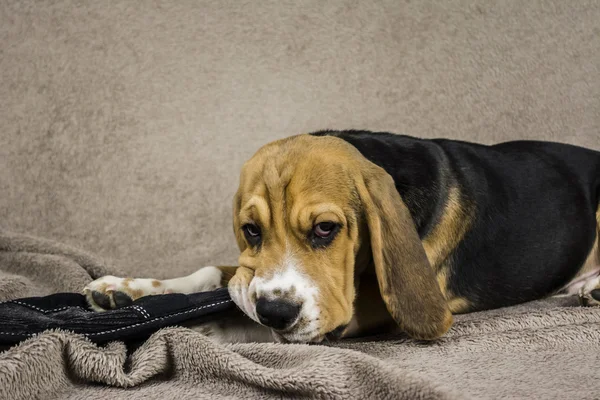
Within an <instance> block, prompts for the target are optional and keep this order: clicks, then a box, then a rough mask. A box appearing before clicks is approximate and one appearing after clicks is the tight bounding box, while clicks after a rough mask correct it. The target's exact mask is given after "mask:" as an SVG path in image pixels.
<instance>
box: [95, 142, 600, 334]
mask: <svg viewBox="0 0 600 400" xmlns="http://www.w3.org/2000/svg"><path fill="white" fill-rule="evenodd" d="M599 203H600V153H599V152H596V151H593V150H588V149H584V148H581V147H576V146H571V145H567V144H558V143H550V142H538V141H513V142H506V143H501V144H497V145H493V146H484V145H480V144H474V143H468V142H462V141H456V140H445V139H435V140H425V139H417V138H413V137H409V136H402V135H395V134H390V133H381V132H379V133H376V132H367V131H321V132H316V133H312V134H302V135H298V136H293V137H289V138H286V139H282V140H278V141H275V142H273V143H270V144H267V145H266V146H264V147H262V148H261V149H260V150H259V151H258V152H257V153H256V154H255V155H254V156H253V157H252V158H251V159H250V160H249V161H248V162H246V164H245V165H244V166H243V168H242V171H241V177H240V184H239V189H238V191H237V193H236V194H235V197H234V201H233V209H234V210H233V228H234V232H235V237H236V239H237V243H238V246H239V248H240V252H241V254H240V257H239V267H205V268H202V269H200V270H199V271H197V272H196V273H194V274H192V275H190V276H187V277H183V278H176V279H170V280H163V281H159V280H154V279H132V278H118V277H112V276H109V277H103V278H100V279H98V280H96V281H94V282H92V283H91V284H90V285H88V286H87V287H86V288H85V289H84V292H85V294H86V295H87V298H88V301H89V303H90V305H91V306H92V307H93V308H94V309H96V310H104V309H107V308H114V307H118V306H121V305H123V304H125V303H128V302H131V300H132V299H136V298H138V297H141V296H146V295H152V294H160V293H169V292H181V293H191V292H196V291H204V290H212V289H214V288H217V287H220V286H223V285H227V287H228V289H229V292H230V294H231V297H232V299H233V300H234V302H235V303H236V304H237V306H238V307H239V308H240V309H241V310H242V311H243V313H244V314H245V315H246V316H247V317H248V318H246V317H244V316H243V315H242V314H241V313H240V315H239V316H237V317H235V318H232V319H231V320H228V321H226V322H223V323H219V324H213V325H209V326H202V327H199V329H200V330H202V331H203V332H205V333H207V334H209V335H211V336H212V337H214V338H215V339H216V340H219V341H273V340H275V341H282V342H320V341H322V340H324V339H336V338H341V337H351V336H362V335H368V334H373V333H382V332H390V331H393V330H400V331H404V332H406V333H408V335H410V336H412V337H414V338H417V339H424V340H429V339H435V338H438V337H440V336H442V335H443V334H444V333H445V332H447V331H448V329H449V328H450V326H451V325H452V314H457V313H466V312H471V311H477V310H486V309H492V308H498V307H505V306H511V305H515V304H518V303H523V302H527V301H531V300H536V299H541V298H544V297H547V296H552V295H556V294H560V293H562V294H567V295H571V294H577V295H578V296H579V298H580V299H581V302H582V303H583V304H584V305H592V304H600V302H599V301H598V300H597V299H600V251H599V250H598V236H599V235H598V233H599V226H600V209H599ZM124 299H125V300H124Z"/></svg>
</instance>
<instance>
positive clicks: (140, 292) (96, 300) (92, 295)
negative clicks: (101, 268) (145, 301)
mask: <svg viewBox="0 0 600 400" xmlns="http://www.w3.org/2000/svg"><path fill="white" fill-rule="evenodd" d="M164 293H169V290H168V289H167V288H165V287H164V285H163V283H162V282H161V281H159V280H156V279H134V278H119V277H116V276H110V275H109V276H103V277H102V278H99V279H96V280H95V281H93V282H91V283H90V284H89V285H87V286H86V287H85V288H84V289H83V294H85V297H86V299H87V301H88V303H89V305H90V307H91V308H92V309H93V310H96V311H105V310H111V309H114V308H119V307H126V306H128V305H130V304H131V303H132V302H133V301H134V300H137V299H139V298H140V297H144V296H149V295H153V294H164Z"/></svg>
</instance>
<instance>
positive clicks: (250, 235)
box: [242, 224, 261, 246]
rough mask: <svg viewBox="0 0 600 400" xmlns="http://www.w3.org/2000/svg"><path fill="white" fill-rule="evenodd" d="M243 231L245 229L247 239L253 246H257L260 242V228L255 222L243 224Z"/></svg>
mask: <svg viewBox="0 0 600 400" xmlns="http://www.w3.org/2000/svg"><path fill="white" fill-rule="evenodd" d="M242 231H244V236H246V240H247V241H248V243H249V244H250V245H251V246H256V245H257V244H259V243H260V239H261V236H260V228H259V227H258V226H257V225H255V224H246V225H244V226H242Z"/></svg>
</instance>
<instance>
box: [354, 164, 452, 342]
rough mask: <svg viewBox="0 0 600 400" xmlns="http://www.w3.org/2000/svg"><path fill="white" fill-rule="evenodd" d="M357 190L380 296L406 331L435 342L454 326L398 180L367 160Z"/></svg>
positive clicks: (416, 336) (413, 335) (411, 334)
mask: <svg viewBox="0 0 600 400" xmlns="http://www.w3.org/2000/svg"><path fill="white" fill-rule="evenodd" d="M361 172H362V173H361V174H359V175H362V176H360V178H358V182H357V190H358V194H359V197H360V201H361V203H362V205H363V210H364V214H365V217H366V222H367V225H368V227H369V235H370V239H371V249H372V252H373V262H374V265H375V273H376V275H377V280H378V282H379V291H380V293H381V296H382V298H383V301H384V302H385V304H386V306H387V309H388V311H389V313H390V314H391V316H392V317H393V318H394V320H395V321H396V323H397V324H398V325H399V326H400V328H401V329H402V330H403V331H405V332H406V333H408V334H409V335H410V336H412V337H414V338H417V339H435V338H437V337H439V336H442V335H443V334H444V333H446V332H447V331H448V329H450V326H451V325H452V314H451V313H450V311H449V309H448V307H447V304H446V301H445V299H444V296H443V294H442V292H441V290H440V288H439V285H438V282H437V279H436V276H435V272H434V271H433V268H432V267H431V265H430V264H429V260H428V259H427V256H426V254H425V250H424V249H423V245H422V243H421V240H420V238H419V235H418V233H417V229H416V226H415V224H414V221H413V219H412V217H411V215H410V212H409V210H408V208H407V207H406V204H404V201H402V198H401V196H400V194H399V193H398V191H397V190H396V187H395V185H394V180H393V179H392V177H391V176H390V175H389V174H388V173H386V172H385V170H383V169H382V168H380V167H378V166H376V165H375V164H373V163H371V162H369V161H367V160H365V163H364V164H363V165H362V166H361Z"/></svg>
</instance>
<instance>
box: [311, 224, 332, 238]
mask: <svg viewBox="0 0 600 400" xmlns="http://www.w3.org/2000/svg"><path fill="white" fill-rule="evenodd" d="M333 228H335V224H334V223H333V222H321V223H320V224H317V225H315V228H314V232H315V235H316V236H318V237H320V238H326V237H328V236H330V235H331V234H332V233H333Z"/></svg>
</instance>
